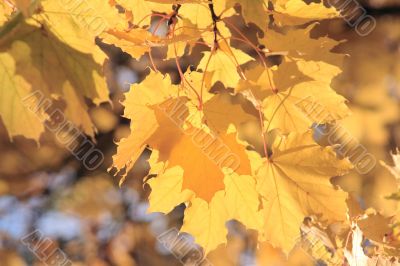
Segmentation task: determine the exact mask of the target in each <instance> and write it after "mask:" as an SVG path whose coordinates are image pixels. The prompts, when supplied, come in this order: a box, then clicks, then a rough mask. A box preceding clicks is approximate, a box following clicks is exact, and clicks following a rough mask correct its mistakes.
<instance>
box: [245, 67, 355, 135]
mask: <svg viewBox="0 0 400 266" xmlns="http://www.w3.org/2000/svg"><path fill="white" fill-rule="evenodd" d="M246 76H248V77H251V81H253V82H245V83H242V84H239V86H238V87H237V91H242V90H245V89H249V90H251V91H252V94H253V95H254V96H255V97H256V99H257V100H258V101H260V99H264V100H263V101H262V103H261V106H262V110H263V113H264V117H265V119H266V120H267V125H266V129H267V130H271V129H274V128H279V129H280V130H282V132H284V133H288V132H304V131H306V130H307V129H309V128H310V127H311V126H312V125H313V124H314V123H317V124H324V123H329V122H333V121H335V120H338V119H342V118H344V117H346V116H347V115H349V113H350V111H349V109H348V107H347V106H346V104H345V102H346V100H345V98H344V97H342V96H340V95H338V94H337V93H336V92H335V91H333V90H332V89H331V87H330V85H329V84H328V83H326V82H324V81H317V80H311V78H310V77H307V76H305V75H304V74H303V73H301V72H300V71H299V69H298V67H297V66H296V64H295V63H293V62H292V63H287V62H283V63H282V64H281V65H279V66H278V67H277V69H275V70H273V71H271V70H270V69H264V68H262V67H256V68H254V69H252V70H250V71H248V72H246Z"/></svg>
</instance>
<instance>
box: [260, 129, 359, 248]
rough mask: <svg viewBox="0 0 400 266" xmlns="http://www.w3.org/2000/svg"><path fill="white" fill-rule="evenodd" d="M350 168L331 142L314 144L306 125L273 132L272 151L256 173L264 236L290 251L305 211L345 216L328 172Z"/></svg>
mask: <svg viewBox="0 0 400 266" xmlns="http://www.w3.org/2000/svg"><path fill="white" fill-rule="evenodd" d="M351 168H352V165H351V163H350V162H349V161H348V160H347V159H344V160H339V159H338V158H336V154H335V152H334V151H333V148H332V147H321V146H319V145H318V144H316V143H315V141H314V140H313V138H312V132H311V131H308V132H305V133H301V134H297V133H290V134H289V135H288V136H287V137H286V136H283V135H278V136H277V137H276V139H275V140H274V142H273V144H272V155H271V156H270V157H269V159H265V161H264V163H263V165H262V166H261V167H260V169H259V170H258V172H257V177H256V179H257V190H258V191H259V193H260V195H261V196H262V197H263V211H264V215H265V221H266V224H265V235H266V238H267V240H269V241H270V242H271V243H272V244H273V245H275V246H278V247H282V248H283V249H284V250H286V251H289V250H290V249H291V248H292V247H293V244H294V242H295V240H296V238H298V237H299V228H300V225H301V223H302V221H303V218H304V217H305V216H310V215H313V214H314V215H319V216H321V219H322V220H326V221H329V222H334V221H342V220H345V219H346V210H347V206H346V202H345V201H346V197H347V194H346V193H345V192H343V191H341V190H338V189H335V188H334V187H333V185H332V184H331V183H330V177H332V176H337V175H342V174H344V173H345V172H346V171H348V170H349V169H351Z"/></svg>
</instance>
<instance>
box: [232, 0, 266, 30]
mask: <svg viewBox="0 0 400 266" xmlns="http://www.w3.org/2000/svg"><path fill="white" fill-rule="evenodd" d="M236 3H238V4H240V6H241V8H242V9H241V11H242V15H243V18H244V19H245V21H246V22H248V23H254V24H256V25H257V26H258V27H259V28H260V29H263V30H264V29H265V28H266V26H267V22H268V15H267V14H268V1H265V0H227V6H234V5H235V4H236Z"/></svg>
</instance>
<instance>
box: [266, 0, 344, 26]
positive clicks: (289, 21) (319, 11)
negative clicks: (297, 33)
mask: <svg viewBox="0 0 400 266" xmlns="http://www.w3.org/2000/svg"><path fill="white" fill-rule="evenodd" d="M273 5H274V19H275V22H277V23H278V24H280V25H300V24H305V23H307V22H310V21H316V20H323V19H330V18H335V17H339V16H340V14H339V12H338V11H337V10H336V9H335V8H334V7H330V8H328V7H326V6H324V3H322V2H321V3H313V2H311V3H309V4H307V3H306V2H304V1H303V0H274V1H273Z"/></svg>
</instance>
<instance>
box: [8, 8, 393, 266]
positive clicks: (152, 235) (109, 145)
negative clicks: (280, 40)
mask: <svg viewBox="0 0 400 266" xmlns="http://www.w3.org/2000/svg"><path fill="white" fill-rule="evenodd" d="M359 3H360V4H362V5H363V6H364V7H365V8H366V10H367V12H368V14H370V15H372V16H373V17H374V18H375V19H376V20H377V27H376V29H375V30H374V31H373V32H372V33H371V34H369V35H368V36H365V37H361V36H359V35H358V34H357V33H356V32H355V31H354V29H353V28H351V27H349V26H348V25H347V24H346V22H345V21H343V20H342V19H337V20H334V21H331V22H329V23H321V24H320V25H318V26H317V27H316V29H315V30H314V31H313V34H315V36H323V35H329V37H331V38H334V39H336V40H346V41H344V42H343V43H342V44H341V45H340V46H339V47H337V48H336V51H337V52H341V53H345V54H348V56H347V57H346V59H345V67H344V69H343V70H344V72H343V74H341V75H340V76H338V77H337V78H336V79H335V80H334V82H333V84H332V85H333V87H334V89H335V90H336V91H338V92H339V93H340V94H342V95H344V96H345V97H346V98H347V99H348V100H349V103H348V104H349V106H350V108H351V110H352V112H353V115H352V116H351V117H349V118H347V119H346V120H345V121H342V122H341V123H342V125H343V126H344V127H345V128H346V129H347V130H348V131H349V132H350V133H351V135H352V136H353V137H354V138H355V139H357V140H358V141H359V142H360V143H361V144H362V145H364V146H365V147H366V148H367V150H368V151H369V152H370V153H372V154H373V155H374V156H375V158H376V159H377V160H378V161H379V160H383V161H385V162H388V164H392V162H391V157H390V152H391V151H394V150H395V149H396V147H399V146H400V109H399V108H400V1H399V0H364V1H361V0H360V1H359ZM234 23H236V24H237V26H238V27H243V25H241V22H240V21H235V22H234ZM162 30H163V28H162V27H161V28H160V29H159V30H158V31H159V33H160V31H162ZM246 30H250V31H251V29H246ZM160 34H161V33H160ZM99 45H100V46H101V47H102V48H103V49H104V51H106V52H107V53H108V54H109V55H110V58H111V59H110V61H109V62H108V63H107V66H106V73H107V78H108V83H109V88H110V93H111V95H112V104H103V105H101V106H98V107H95V106H92V108H91V110H90V115H91V117H92V119H93V121H94V123H95V125H96V127H97V129H98V135H97V136H96V144H97V147H98V148H99V149H100V150H101V151H102V152H103V153H104V155H105V158H106V160H105V162H104V164H103V165H102V167H100V168H99V169H97V170H95V171H87V170H86V169H85V167H83V165H82V164H81V162H79V161H77V160H76V159H75V158H74V157H73V156H72V155H71V154H70V153H69V152H68V150H66V149H65V148H64V147H63V146H62V145H61V144H59V143H57V140H56V139H55V138H54V136H52V135H51V134H50V133H47V134H45V135H44V136H43V137H42V139H41V143H42V144H41V146H40V147H38V146H37V144H36V143H35V142H33V141H29V140H26V139H24V138H18V137H17V138H15V139H14V140H13V142H10V140H9V139H8V137H7V134H6V132H5V128H4V126H3V125H2V124H1V123H0V265H1V266H3V265H4V266H23V265H48V264H47V263H46V262H44V261H40V260H39V259H38V258H37V257H36V256H35V254H33V253H32V252H31V251H30V250H29V249H28V248H27V247H26V246H24V245H23V244H22V243H21V239H22V238H23V237H24V236H26V235H27V234H29V233H31V232H33V231H35V230H40V232H42V233H43V234H44V235H45V236H46V237H48V238H49V239H51V245H52V246H53V248H61V249H62V250H63V251H64V252H65V254H66V255H67V257H68V259H69V260H70V261H71V262H72V264H73V265H90V266H103V265H116V266H134V265H144V266H147V265H182V262H181V261H180V260H179V259H177V258H175V257H174V255H173V252H171V250H168V249H167V248H165V247H164V246H163V245H162V244H161V243H160V242H159V241H157V236H159V235H160V234H162V233H163V232H165V231H167V230H168V229H170V228H179V227H180V226H181V223H182V218H183V216H182V213H183V210H184V206H178V207H177V208H176V209H175V210H174V211H173V212H172V213H171V214H169V215H162V214H148V213H147V207H148V204H147V201H146V198H147V196H148V194H149V188H148V187H147V186H143V178H144V176H145V175H146V171H147V170H148V165H147V163H146V157H147V156H148V155H149V153H148V152H147V153H145V154H144V155H143V156H142V158H141V159H140V161H139V162H137V163H136V165H135V168H134V170H133V171H132V172H131V173H129V175H128V178H127V181H126V182H125V183H124V184H123V186H122V187H119V186H118V181H119V180H117V179H116V178H114V177H112V176H111V175H110V174H109V173H108V172H107V168H108V167H109V166H110V165H111V156H112V155H113V154H114V153H115V150H116V146H115V141H116V140H119V139H121V138H122V137H125V136H127V135H128V133H129V121H128V120H126V119H124V118H122V117H121V114H122V113H123V106H122V105H121V104H120V101H121V100H122V99H123V93H124V92H126V91H127V90H129V84H131V83H135V82H140V81H141V80H142V79H143V78H144V77H145V76H146V74H147V73H148V71H149V70H148V66H149V65H150V62H149V60H148V58H146V57H143V58H141V60H140V61H137V60H135V59H133V58H131V57H130V56H129V55H127V54H124V53H122V52H121V50H119V49H117V48H115V47H112V46H107V45H104V44H101V43H99ZM162 54H163V51H162V50H160V51H159V52H158V53H155V55H154V58H155V60H156V64H157V66H158V68H159V69H162V70H163V71H164V72H169V73H171V75H172V76H173V77H174V78H175V80H177V79H178V77H177V75H176V73H175V62H174V61H164V60H162ZM195 54H196V53H195ZM197 54H199V55H200V51H199V52H198V53H197ZM190 60H191V59H190V58H182V61H181V63H182V64H183V65H185V64H186V65H189V64H190ZM254 130H256V129H252V128H251V126H249V128H248V129H247V132H248V134H250V135H251V134H252V132H254ZM335 183H337V184H339V185H340V186H341V187H342V188H344V189H345V190H346V191H348V192H349V193H350V194H351V196H352V199H354V200H356V201H358V202H359V203H360V204H361V205H362V206H363V207H364V208H367V207H374V208H376V209H378V210H380V211H381V212H382V213H384V214H386V215H394V214H395V211H396V206H397V204H398V203H397V202H396V201H388V200H386V199H385V198H384V196H385V195H387V194H390V193H392V192H396V190H397V185H396V181H395V180H394V178H393V176H391V175H390V173H389V172H388V171H387V170H386V169H385V168H384V167H382V166H381V165H380V164H379V163H378V164H377V165H376V167H375V168H374V169H373V170H372V171H371V172H369V173H368V174H367V175H359V174H357V173H356V172H353V173H350V174H348V175H345V176H343V177H340V178H337V179H336V180H335ZM227 226H228V228H229V242H228V245H227V246H226V247H220V248H218V249H217V250H215V251H213V252H211V253H210V254H209V255H208V257H207V259H208V261H209V262H211V263H212V264H213V265H215V266H218V265H221V266H225V265H246V266H247V265H287V263H286V262H284V258H283V255H282V254H281V253H280V252H279V251H278V250H275V249H274V248H272V247H271V246H269V245H268V244H265V245H261V246H260V247H259V248H258V249H257V241H256V234H255V232H252V231H247V230H245V229H244V228H243V227H242V226H241V225H240V224H238V223H236V222H229V223H228V224H227ZM285 263H286V264H285ZM315 263H316V262H315V261H313V260H312V259H311V258H310V257H308V256H307V255H306V254H304V253H302V252H293V254H292V255H291V256H290V257H289V262H288V264H290V265H315Z"/></svg>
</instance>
